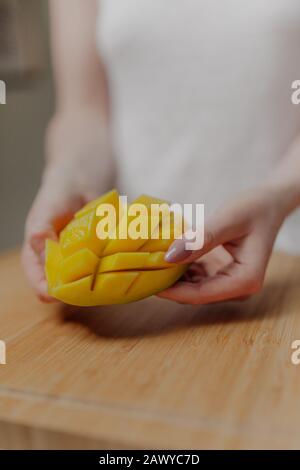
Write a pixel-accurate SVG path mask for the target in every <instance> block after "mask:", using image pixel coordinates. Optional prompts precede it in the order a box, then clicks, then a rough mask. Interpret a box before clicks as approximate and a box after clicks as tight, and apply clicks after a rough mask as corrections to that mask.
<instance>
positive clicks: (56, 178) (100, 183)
mask: <svg viewBox="0 0 300 470" xmlns="http://www.w3.org/2000/svg"><path fill="white" fill-rule="evenodd" d="M101 122H102V119H101V116H99V113H98V112H96V111H93V110H91V109H88V110H86V111H84V110H82V109H81V110H80V113H78V114H76V113H75V114H72V115H70V116H66V115H65V116H57V117H56V118H54V120H53V122H52V123H51V125H50V127H49V132H48V136H47V137H48V138H47V157H48V158H47V160H48V163H47V166H46V169H45V172H44V177H43V181H42V185H41V188H40V190H39V192H38V194H37V196H36V198H35V200H34V202H33V205H32V207H31V209H30V212H29V215H28V217H27V221H26V226H25V240H24V244H23V249H22V263H23V267H24V270H25V273H26V275H27V278H28V280H29V282H30V284H31V285H32V287H33V288H34V290H35V292H36V294H37V295H38V297H39V298H40V299H41V300H43V301H51V300H52V299H51V298H50V297H49V295H48V294H47V283H46V279H45V273H44V249H45V240H46V239H47V238H52V239H56V238H57V236H58V234H59V232H60V230H61V229H62V228H63V227H64V226H65V225H66V224H67V223H68V222H69V220H70V219H71V218H72V216H73V214H74V213H75V212H76V211H77V210H79V209H80V208H81V207H82V205H84V204H85V203H86V202H88V201H89V200H91V199H94V198H96V197H97V196H99V195H100V194H101V193H103V191H105V190H106V189H107V187H108V186H109V179H110V175H111V164H110V161H109V150H108V144H107V139H106V133H105V131H104V128H103V125H102V126H101Z"/></svg>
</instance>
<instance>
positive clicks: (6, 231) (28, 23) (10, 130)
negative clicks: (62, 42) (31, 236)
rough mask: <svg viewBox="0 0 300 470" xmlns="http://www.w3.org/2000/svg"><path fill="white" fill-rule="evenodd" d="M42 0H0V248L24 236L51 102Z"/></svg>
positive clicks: (50, 82)
mask: <svg viewBox="0 0 300 470" xmlns="http://www.w3.org/2000/svg"><path fill="white" fill-rule="evenodd" d="M47 17H48V5H47V1H46V0H43V1H41V0H26V1H24V0H0V80H4V81H5V82H6V88H7V96H6V104H5V105H0V213H1V214H2V218H1V219H2V222H1V230H0V250H4V249H9V248H13V247H14V246H16V245H18V244H20V243H21V241H22V237H23V228H24V221H25V217H26V214H27V211H28V209H29V207H30V204H31V202H32V200H33V198H34V195H35V193H36V191H37V188H38V186H39V181H40V177H41V171H42V168H43V160H44V142H43V141H44V133H45V128H46V125H47V122H48V119H49V117H50V116H51V113H52V107H53V89H52V81H51V71H50V60H49V44H48V41H49V39H48V18H47Z"/></svg>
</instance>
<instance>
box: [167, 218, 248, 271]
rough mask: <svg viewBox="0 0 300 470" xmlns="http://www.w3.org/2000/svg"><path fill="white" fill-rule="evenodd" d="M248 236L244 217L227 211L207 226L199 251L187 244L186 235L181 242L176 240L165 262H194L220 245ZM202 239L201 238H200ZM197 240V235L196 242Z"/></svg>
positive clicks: (208, 222)
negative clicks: (191, 248) (189, 247)
mask: <svg viewBox="0 0 300 470" xmlns="http://www.w3.org/2000/svg"><path fill="white" fill-rule="evenodd" d="M246 234H247V225H246V223H245V219H244V217H240V216H239V214H237V213H235V211H233V210H230V211H226V212H224V213H223V214H220V213H218V214H215V215H214V216H213V217H211V218H210V219H209V220H208V221H207V222H206V224H205V227H204V242H203V246H202V247H201V248H200V249H197V250H190V249H188V247H187V242H189V243H190V242H191V240H190V237H189V236H187V235H185V236H183V238H182V239H181V240H175V242H173V243H172V245H171V246H170V248H169V250H168V251H167V253H166V256H165V260H166V261H167V262H169V263H189V262H192V261H194V260H196V259H198V258H200V257H201V256H203V255H204V254H206V253H208V252H209V251H211V250H213V249H214V248H216V247H217V246H219V245H223V244H225V243H226V242H228V241H234V240H238V239H240V238H241V237H243V236H245V235H246ZM198 238H200V237H198ZM195 239H197V236H196V234H195V236H194V240H195Z"/></svg>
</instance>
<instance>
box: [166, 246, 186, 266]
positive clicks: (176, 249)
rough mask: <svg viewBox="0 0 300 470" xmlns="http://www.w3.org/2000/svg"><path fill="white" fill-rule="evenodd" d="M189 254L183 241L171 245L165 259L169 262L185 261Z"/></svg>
mask: <svg viewBox="0 0 300 470" xmlns="http://www.w3.org/2000/svg"><path fill="white" fill-rule="evenodd" d="M187 256H188V255H187V252H186V251H185V246H184V243H183V244H180V245H177V246H173V247H171V248H170V249H169V250H168V251H167V253H166V255H165V261H167V262H168V263H178V262H179V261H183V260H184V259H185V258H187Z"/></svg>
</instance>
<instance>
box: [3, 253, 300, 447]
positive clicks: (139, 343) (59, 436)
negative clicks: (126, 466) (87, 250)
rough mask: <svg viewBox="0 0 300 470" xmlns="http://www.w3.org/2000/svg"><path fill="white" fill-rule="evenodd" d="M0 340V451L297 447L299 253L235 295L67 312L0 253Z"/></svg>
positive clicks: (13, 256)
mask: <svg viewBox="0 0 300 470" xmlns="http://www.w3.org/2000/svg"><path fill="white" fill-rule="evenodd" d="M0 339H1V340H4V341H6V344H7V364H6V365H0V448H5V449H7V448H13V449H14V448H26V449H31V448H33V449H46V448H47V449H48V448H98V449H101V448H109V449H113V448H127V449H131V448H173V449H174V448H197V449H203V448H204V449H217V448H218V449H232V448H233V449H246V448H248V449H251V448H275V449H278V448H286V449H287V448H289V449H293V448H295V449H299V448H300V427H299V423H300V365H299V366H296V365H293V364H292V362H291V354H292V349H291V343H292V341H294V340H295V339H300V258H295V257H289V256H287V255H284V254H275V255H274V256H273V258H272V261H271V264H270V267H269V270H268V276H267V281H266V285H265V288H264V290H263V292H262V293H261V294H259V295H257V296H255V297H254V298H252V299H250V300H248V301H247V302H244V303H227V304H218V305H211V306H206V307H189V306H182V305H178V304H176V303H170V302H168V301H164V300H161V299H157V298H151V299H147V300H145V301H142V302H138V303H135V304H129V305H126V306H117V307H101V308H98V309H95V308H90V309H75V308H74V309H72V308H66V307H63V306H62V305H59V304H55V305H44V304H41V303H39V301H38V300H36V299H35V297H34V295H33V293H32V292H31V290H30V288H29V287H28V286H27V285H26V281H25V279H24V276H23V273H22V270H21V267H20V262H19V254H18V252H13V253H7V254H3V255H2V256H1V257H0Z"/></svg>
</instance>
